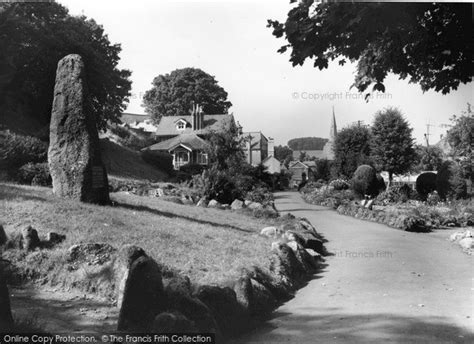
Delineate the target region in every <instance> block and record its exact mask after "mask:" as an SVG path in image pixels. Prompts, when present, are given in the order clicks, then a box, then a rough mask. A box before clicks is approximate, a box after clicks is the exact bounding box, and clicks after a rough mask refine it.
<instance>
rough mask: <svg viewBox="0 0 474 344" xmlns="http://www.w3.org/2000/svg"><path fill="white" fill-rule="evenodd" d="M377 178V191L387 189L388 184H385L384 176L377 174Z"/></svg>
mask: <svg viewBox="0 0 474 344" xmlns="http://www.w3.org/2000/svg"><path fill="white" fill-rule="evenodd" d="M375 178H376V179H377V191H378V192H379V193H380V192H382V191H385V190H386V189H387V185H386V184H385V180H383V177H382V176H381V175H380V174H377V176H376V177H375Z"/></svg>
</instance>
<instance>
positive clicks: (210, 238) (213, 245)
mask: <svg viewBox="0 0 474 344" xmlns="http://www.w3.org/2000/svg"><path fill="white" fill-rule="evenodd" d="M111 198H112V200H113V202H114V205H113V206H104V207H100V206H95V205H90V204H83V203H79V202H73V201H67V200H62V199H57V198H55V197H54V196H53V195H52V190H51V189H49V188H42V187H29V186H21V185H13V184H0V218H1V221H2V222H3V224H4V226H5V229H6V231H7V235H10V236H11V235H13V234H14V233H15V232H18V231H20V230H21V229H22V228H23V227H25V226H27V225H32V226H33V227H34V228H35V229H37V230H38V233H39V235H40V237H41V236H43V237H44V236H45V235H46V233H47V232H50V231H54V232H57V233H60V234H65V235H66V240H65V241H64V242H63V243H61V244H60V245H59V246H57V247H56V248H54V249H53V250H42V251H40V252H32V253H25V252H22V251H20V250H9V251H7V252H5V253H4V257H6V258H8V259H11V260H12V261H13V262H14V264H18V266H20V268H21V269H23V270H24V271H25V274H26V275H27V276H28V277H30V278H32V279H35V280H41V279H42V280H44V279H47V280H46V281H45V282H51V279H54V278H55V277H56V278H58V279H60V276H62V278H64V271H62V267H63V266H64V264H65V261H66V259H67V249H68V248H69V247H70V246H72V245H74V244H79V243H108V244H110V245H112V246H114V247H120V246H121V245H123V244H134V245H137V246H140V247H142V248H143V249H144V250H145V251H146V252H147V253H148V254H149V255H150V256H152V257H153V258H154V259H156V260H157V261H158V262H159V263H160V264H163V265H166V266H168V267H170V268H172V269H174V270H177V271H179V272H181V273H183V274H184V275H187V276H189V278H190V279H191V281H193V282H195V283H200V284H201V283H205V284H220V283H222V282H224V281H227V280H229V279H232V278H235V277H237V276H238V275H239V274H240V271H241V269H242V268H250V267H252V266H258V267H260V268H262V269H264V270H266V269H267V268H268V266H269V259H270V255H271V253H270V249H269V247H270V244H269V239H267V238H263V237H261V236H259V235H258V233H259V231H260V229H261V228H263V227H265V226H268V225H273V224H275V223H277V224H278V221H281V220H278V219H277V220H263V219H256V218H252V217H249V216H245V215H243V214H239V213H235V212H230V211H221V210H216V209H203V208H197V207H194V206H185V205H179V204H174V203H170V202H165V201H161V200H159V199H155V198H147V197H139V196H133V195H128V194H124V193H116V194H112V195H111Z"/></svg>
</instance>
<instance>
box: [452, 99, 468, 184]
mask: <svg viewBox="0 0 474 344" xmlns="http://www.w3.org/2000/svg"><path fill="white" fill-rule="evenodd" d="M451 120H452V122H453V124H454V125H453V127H452V128H451V129H450V130H449V131H448V141H449V144H450V145H451V147H453V149H454V155H455V157H456V160H458V161H459V164H460V165H461V167H462V169H463V172H464V175H465V176H466V178H470V179H471V180H472V181H474V173H473V170H474V167H473V163H474V149H473V147H474V138H473V136H474V134H473V133H474V113H473V112H472V108H471V104H467V110H466V111H464V112H463V113H462V114H461V116H454V117H453V118H452V119H451Z"/></svg>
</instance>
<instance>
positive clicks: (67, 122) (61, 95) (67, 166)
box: [48, 54, 110, 204]
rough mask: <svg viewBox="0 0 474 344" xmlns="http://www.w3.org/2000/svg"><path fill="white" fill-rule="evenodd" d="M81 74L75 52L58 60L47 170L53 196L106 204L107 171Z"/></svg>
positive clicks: (84, 78)
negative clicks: (49, 174) (50, 178)
mask: <svg viewBox="0 0 474 344" xmlns="http://www.w3.org/2000/svg"><path fill="white" fill-rule="evenodd" d="M85 75H86V74H85V69H84V62H83V61H82V58H81V56H79V55H75V54H72V55H67V56H66V57H64V58H63V59H61V61H59V63H58V69H57V70H56V84H55V86H54V100H53V110H52V114H51V126H50V133H49V140H50V141H49V150H48V163H49V170H50V173H51V177H52V179H53V193H54V194H55V195H56V196H59V197H64V198H69V199H73V200H78V201H82V202H88V203H97V204H107V203H109V202H110V199H109V185H108V180H107V172H106V170H105V167H104V164H103V163H102V159H101V154H100V146H99V135H98V133H97V127H96V119H95V116H94V113H93V112H92V108H91V100H90V97H89V94H88V90H87V82H86V76H85Z"/></svg>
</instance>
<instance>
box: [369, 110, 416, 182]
mask: <svg viewBox="0 0 474 344" xmlns="http://www.w3.org/2000/svg"><path fill="white" fill-rule="evenodd" d="M412 131H413V129H411V128H410V127H409V125H408V122H407V121H406V120H405V119H404V118H403V116H402V115H401V113H400V111H399V110H398V109H395V108H387V109H385V110H383V111H379V112H377V113H376V115H375V120H374V123H373V125H372V144H371V152H372V157H373V159H374V160H375V163H376V164H377V165H379V167H380V169H382V170H384V171H387V172H388V174H389V180H390V182H391V181H392V178H393V174H402V173H405V172H407V171H408V170H409V169H410V167H411V165H412V164H413V161H414V159H415V158H416V156H415V151H414V149H413V138H412V136H411V133H412Z"/></svg>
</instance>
